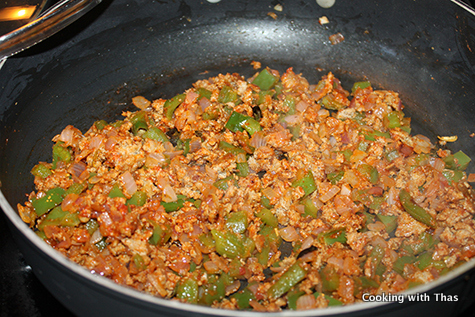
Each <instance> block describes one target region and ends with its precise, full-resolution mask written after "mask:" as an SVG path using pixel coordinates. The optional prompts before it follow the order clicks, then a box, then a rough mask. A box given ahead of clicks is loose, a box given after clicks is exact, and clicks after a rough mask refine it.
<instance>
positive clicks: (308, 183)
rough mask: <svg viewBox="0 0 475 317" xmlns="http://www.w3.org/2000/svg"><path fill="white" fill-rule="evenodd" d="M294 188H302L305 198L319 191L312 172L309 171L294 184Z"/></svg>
mask: <svg viewBox="0 0 475 317" xmlns="http://www.w3.org/2000/svg"><path fill="white" fill-rule="evenodd" d="M298 177H299V176H298ZM292 187H302V189H303V191H304V193H305V196H308V195H310V194H311V193H313V192H314V191H315V190H316V189H317V185H316V184H315V179H314V178H313V173H312V171H307V172H306V173H305V174H303V175H300V178H297V179H295V180H294V181H293V182H292Z"/></svg>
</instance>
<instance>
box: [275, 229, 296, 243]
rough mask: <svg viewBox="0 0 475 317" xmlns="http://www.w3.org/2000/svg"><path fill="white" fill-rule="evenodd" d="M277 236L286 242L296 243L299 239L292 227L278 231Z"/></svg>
mask: <svg viewBox="0 0 475 317" xmlns="http://www.w3.org/2000/svg"><path fill="white" fill-rule="evenodd" d="M279 235H280V236H281V237H282V239H284V240H285V241H287V242H293V241H297V240H298V239H299V234H298V233H297V230H295V228H294V227H292V226H287V227H284V228H282V229H280V230H279Z"/></svg>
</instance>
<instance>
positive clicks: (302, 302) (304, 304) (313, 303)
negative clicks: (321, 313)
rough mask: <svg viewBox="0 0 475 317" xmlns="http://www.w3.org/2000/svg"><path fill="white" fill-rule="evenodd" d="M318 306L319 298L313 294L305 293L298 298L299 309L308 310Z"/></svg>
mask: <svg viewBox="0 0 475 317" xmlns="http://www.w3.org/2000/svg"><path fill="white" fill-rule="evenodd" d="M316 307H317V299H316V298H315V296H314V295H313V294H305V295H302V296H300V297H299V298H298V299H297V310H307V309H312V308H316Z"/></svg>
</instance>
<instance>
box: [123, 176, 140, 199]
mask: <svg viewBox="0 0 475 317" xmlns="http://www.w3.org/2000/svg"><path fill="white" fill-rule="evenodd" d="M121 180H122V182H123V183H124V189H125V191H126V192H127V194H129V195H130V196H132V195H133V194H135V192H136V191H137V184H136V183H135V179H134V177H133V176H132V174H130V172H129V171H127V172H125V173H124V174H122V176H121Z"/></svg>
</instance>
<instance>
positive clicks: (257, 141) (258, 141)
mask: <svg viewBox="0 0 475 317" xmlns="http://www.w3.org/2000/svg"><path fill="white" fill-rule="evenodd" d="M264 136H265V135H264V132H263V131H258V132H256V133H254V134H253V135H252V137H251V140H250V141H249V144H250V145H251V146H253V147H254V148H256V149H258V148H260V147H261V146H265V145H266V144H267V142H266V140H265V138H264Z"/></svg>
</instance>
